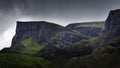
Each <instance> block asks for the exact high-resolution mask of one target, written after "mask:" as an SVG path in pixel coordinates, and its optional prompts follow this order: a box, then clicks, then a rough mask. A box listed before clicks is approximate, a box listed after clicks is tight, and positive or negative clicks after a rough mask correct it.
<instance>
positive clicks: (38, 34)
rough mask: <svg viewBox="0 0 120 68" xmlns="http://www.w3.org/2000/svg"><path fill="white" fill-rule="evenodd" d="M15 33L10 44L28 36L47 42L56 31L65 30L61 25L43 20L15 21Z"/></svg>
mask: <svg viewBox="0 0 120 68" xmlns="http://www.w3.org/2000/svg"><path fill="white" fill-rule="evenodd" d="M16 27H17V28H16V34H15V36H14V37H13V40H12V45H14V44H15V43H16V42H18V41H20V40H23V39H25V38H29V37H35V38H36V39H37V41H38V42H47V41H48V40H49V39H50V38H51V37H52V36H54V34H55V33H56V32H59V31H62V30H65V28H64V27H63V26H60V25H57V24H53V23H48V22H45V21H40V22H39V21H38V22H37V21H32V22H20V21H18V22H17V26H16Z"/></svg>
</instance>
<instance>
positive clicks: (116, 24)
mask: <svg viewBox="0 0 120 68" xmlns="http://www.w3.org/2000/svg"><path fill="white" fill-rule="evenodd" d="M100 38H101V39H103V45H109V44H110V43H116V42H117V41H116V40H118V39H119V38H120V9H117V10H112V11H110V13H109V16H108V18H107V20H106V21H105V29H104V30H103V33H102V35H101V36H100Z"/></svg>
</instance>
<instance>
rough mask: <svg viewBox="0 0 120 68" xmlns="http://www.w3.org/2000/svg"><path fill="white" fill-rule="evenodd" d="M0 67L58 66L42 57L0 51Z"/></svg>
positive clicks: (35, 67) (38, 67)
mask: <svg viewBox="0 0 120 68" xmlns="http://www.w3.org/2000/svg"><path fill="white" fill-rule="evenodd" d="M0 68H58V66H56V65H54V64H52V63H51V62H49V61H47V60H45V59H43V58H38V57H30V56H27V55H18V54H12V53H0Z"/></svg>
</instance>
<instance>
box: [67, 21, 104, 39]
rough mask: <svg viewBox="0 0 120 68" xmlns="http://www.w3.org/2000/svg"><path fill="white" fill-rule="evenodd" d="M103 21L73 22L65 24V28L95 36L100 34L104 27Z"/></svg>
mask: <svg viewBox="0 0 120 68" xmlns="http://www.w3.org/2000/svg"><path fill="white" fill-rule="evenodd" d="M103 26H104V22H103V21H101V22H84V23H73V24H69V25H67V27H66V28H67V29H69V30H76V31H78V32H80V33H81V34H83V35H85V36H88V37H97V36H99V35H100V33H101V31H102V29H103V28H104V27H103Z"/></svg>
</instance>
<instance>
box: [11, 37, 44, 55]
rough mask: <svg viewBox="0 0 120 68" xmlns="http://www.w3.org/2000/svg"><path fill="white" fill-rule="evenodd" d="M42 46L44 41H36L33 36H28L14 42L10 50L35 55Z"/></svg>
mask: <svg viewBox="0 0 120 68" xmlns="http://www.w3.org/2000/svg"><path fill="white" fill-rule="evenodd" d="M43 47H44V43H38V42H37V41H36V40H35V39H34V38H33V37H29V38H26V39H24V40H22V41H20V42H18V43H16V44H15V45H14V46H13V47H12V48H11V50H13V51H16V52H19V53H21V54H27V55H35V54H36V53H37V52H38V51H40V50H41V49H42V48H43Z"/></svg>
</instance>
